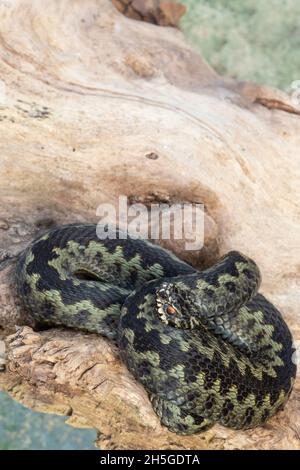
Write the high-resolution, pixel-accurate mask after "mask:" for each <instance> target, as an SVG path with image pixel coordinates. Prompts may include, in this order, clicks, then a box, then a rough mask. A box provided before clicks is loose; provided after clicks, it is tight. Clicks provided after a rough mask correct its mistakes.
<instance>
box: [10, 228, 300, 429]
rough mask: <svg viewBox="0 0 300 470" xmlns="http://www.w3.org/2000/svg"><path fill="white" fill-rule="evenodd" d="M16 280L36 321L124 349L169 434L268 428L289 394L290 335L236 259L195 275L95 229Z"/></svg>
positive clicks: (249, 267)
mask: <svg viewBox="0 0 300 470" xmlns="http://www.w3.org/2000/svg"><path fill="white" fill-rule="evenodd" d="M16 279H17V286H18V291H19V293H20V296H21V298H22V300H23V303H24V306H25V307H26V308H27V309H28V311H29V312H30V314H31V316H32V317H33V318H34V319H35V320H37V321H38V322H42V323H46V324H49V325H62V326H65V327H70V328H76V329H82V330H85V331H88V332H96V333H99V334H101V335H104V336H106V337H108V338H110V339H112V340H114V341H117V343H118V347H119V350H120V354H121V358H122V360H123V361H124V362H125V364H126V365H127V367H128V369H129V370H130V371H131V373H132V374H133V375H134V377H135V378H136V379H137V380H138V381H139V382H140V383H141V384H143V386H144V387H145V389H146V390H147V392H148V395H149V398H150V400H151V403H152V406H153V408H154V410H155V412H156V413H157V415H158V416H159V418H160V420H161V422H162V424H164V425H165V426H167V427H168V428H169V430H171V431H173V432H176V433H178V434H193V433H196V432H200V431H203V430H205V429H207V428H208V427H210V426H211V425H213V424H214V423H220V424H222V425H224V426H228V427H231V428H235V429H247V428H250V427H254V426H258V425H261V424H263V423H264V422H265V421H266V420H267V419H268V418H269V417H270V416H272V415H274V414H275V412H276V411H277V410H278V409H280V408H282V407H283V405H284V404H285V402H286V401H287V399H288V397H289V394H290V392H291V390H292V386H293V382H294V378H295V374H296V366H295V364H294V362H293V360H292V355H293V352H294V349H293V345H292V337H291V334H290V331H289V329H288V327H287V325H286V323H285V322H284V320H283V318H282V316H281V314H280V312H279V311H278V310H277V309H276V308H275V307H274V306H273V305H272V304H271V303H270V302H269V301H268V300H267V299H266V298H265V297H263V296H262V295H261V294H259V293H258V288H259V285H260V274H259V270H258V267H257V266H256V264H255V263H254V262H253V261H252V260H251V259H249V258H248V257H246V256H244V255H242V254H240V253H239V252H236V251H232V252H229V253H228V254H227V255H225V256H224V257H223V258H221V259H220V260H219V261H218V262H217V263H216V264H215V265H213V266H212V267H210V268H208V269H206V270H204V271H198V270H196V269H194V268H193V267H191V266H190V265H188V264H186V263H185V262H183V261H181V260H180V259H178V258H177V257H176V256H175V255H174V254H172V253H171V252H169V251H167V250H164V249H163V248H161V247H159V246H157V245H153V244H151V243H150V242H148V241H146V240H142V239H132V238H130V237H128V238H127V239H123V238H121V237H120V236H119V235H117V237H116V239H105V240H100V239H99V238H98V237H97V234H96V225H94V224H73V225H66V226H62V227H59V228H55V229H52V230H50V231H48V232H47V233H45V234H44V235H42V236H40V237H39V238H38V239H36V240H35V241H34V242H33V243H32V244H31V245H30V246H29V247H28V248H27V249H26V250H24V252H23V253H22V254H21V255H20V258H19V260H18V264H17V270H16Z"/></svg>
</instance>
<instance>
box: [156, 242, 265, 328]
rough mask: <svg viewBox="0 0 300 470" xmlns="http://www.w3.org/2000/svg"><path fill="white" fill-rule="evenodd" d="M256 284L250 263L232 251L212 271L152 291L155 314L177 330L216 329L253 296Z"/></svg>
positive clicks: (180, 278)
mask: <svg viewBox="0 0 300 470" xmlns="http://www.w3.org/2000/svg"><path fill="white" fill-rule="evenodd" d="M260 280H261V278H260V273H259V270H258V267H257V265H256V264H255V263H254V261H252V260H251V259H250V258H248V257H246V256H244V255H242V254H240V253H239V252H236V251H232V252H229V253H228V254H227V255H225V256H224V257H223V258H221V259H220V261H219V262H218V263H217V264H215V265H214V266H213V267H212V268H209V269H207V270H205V271H202V272H199V273H198V272H197V273H194V274H190V275H187V276H178V277H176V278H172V279H168V280H166V281H164V282H163V283H162V284H161V285H160V286H159V288H158V289H157V291H156V303H157V309H158V314H159V316H160V318H161V320H162V321H163V322H164V323H166V324H171V325H173V326H175V327H177V328H184V329H192V328H195V327H197V325H199V324H200V323H201V324H203V323H208V324H214V325H217V324H218V323H220V319H221V318H223V320H224V321H228V319H229V318H230V317H232V316H233V315H234V314H235V312H238V311H239V310H240V308H241V307H243V306H244V305H245V304H247V302H249V300H250V299H251V298H252V297H253V296H254V295H256V293H257V291H258V289H259V286H260Z"/></svg>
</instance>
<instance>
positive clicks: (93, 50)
mask: <svg viewBox="0 0 300 470" xmlns="http://www.w3.org/2000/svg"><path fill="white" fill-rule="evenodd" d="M0 17H1V23H0V28H1V33H0V41H1V44H0V47H1V50H0V67H1V69H0V70H1V77H0V78H1V80H2V81H3V82H4V83H5V88H6V96H2V98H1V99H2V103H1V108H0V132H1V140H0V146H1V151H0V158H1V160H0V165H1V166H0V168H1V175H0V198H1V207H0V210H1V214H0V237H1V239H0V243H1V246H0V249H1V251H0V259H1V272H0V275H1V278H0V295H1V310H0V325H1V334H2V338H4V339H5V340H6V370H5V371H4V372H1V373H0V385H1V388H2V389H3V390H7V391H8V392H9V393H10V394H11V396H12V397H14V398H15V399H16V400H18V401H20V402H22V403H24V404H25V405H27V406H29V407H31V408H33V409H36V410H42V411H45V412H53V413H61V414H65V415H69V418H68V423H70V424H72V425H74V426H87V427H94V428H96V429H97V430H99V440H98V445H100V446H101V448H119V449H125V448H129V449H131V448H143V449H149V448H161V449H165V448H172V449H177V448H180V449H196V448H199V449H202V448H203V449H207V448H210V449H233V448H239V449H248V448H256V449H258V448H278V449H279V448H285V447H287V448H291V449H292V448H293V449H295V448H298V447H299V432H300V422H299V421H300V420H299V418H300V406H299V397H300V385H299V381H297V382H296V386H295V389H294V392H293V395H292V397H291V399H290V401H289V403H288V405H287V406H286V408H285V410H284V411H283V412H281V413H280V414H279V415H278V416H276V417H275V418H273V419H272V420H270V421H269V422H268V424H266V425H265V426H264V427H262V428H258V429H254V430H250V431H247V432H235V431H231V430H228V429H225V428H222V427H220V426H215V427H214V428H212V429H211V430H210V431H208V432H206V433H203V434H200V435H195V436H192V437H180V436H177V435H175V434H172V433H170V432H168V431H167V430H166V429H165V428H163V427H161V425H160V423H159V421H158V419H157V418H156V416H155V414H154V412H153V411H152V408H151V405H150V403H149V401H148V398H147V395H146V393H145V391H144V390H143V388H142V387H141V386H140V385H139V384H137V383H136V382H135V381H134V379H133V378H132V377H131V375H130V374H129V373H128V371H127V369H126V368H125V366H124V365H122V363H121V362H120V361H119V359H118V352H117V350H116V349H115V348H114V347H113V346H112V345H111V344H110V343H109V342H108V341H107V340H105V339H103V338H101V337H97V336H96V335H88V334H82V333H78V332H74V331H68V330H63V329H48V330H44V331H39V330H36V331H34V330H33V329H32V326H33V325H32V324H31V323H30V320H29V318H28V316H26V314H25V312H22V311H21V309H20V306H19V303H18V299H17V296H16V295H15V290H14V289H15V284H14V279H13V268H14V260H15V259H14V256H15V255H16V254H17V253H18V252H19V251H20V250H21V249H22V248H24V247H25V246H26V245H27V243H28V242H29V241H30V240H31V239H32V238H33V236H34V235H35V234H36V233H37V232H38V231H39V230H42V229H44V228H46V227H48V226H52V225H56V224H61V223H67V222H71V221H78V220H81V221H83V220H89V221H96V220H97V217H96V208H97V206H98V204H100V203H102V202H113V203H114V202H116V201H117V198H118V195H120V194H123V195H127V196H128V197H129V199H130V200H131V201H137V200H138V201H145V202H147V201H148V202H149V201H155V202H159V201H169V202H173V201H179V202H201V203H204V204H205V207H206V222H207V223H206V233H205V246H204V249H203V250H201V251H200V253H197V252H193V253H192V254H191V252H190V253H189V254H188V257H187V259H188V260H189V261H190V262H193V263H194V264H195V265H198V266H201V265H202V266H204V265H205V264H210V263H211V262H213V261H214V260H215V259H216V258H217V257H218V256H219V254H223V253H224V252H226V251H227V250H229V249H237V250H241V251H242V252H244V253H246V254H248V255H250V256H251V257H253V258H254V259H255V260H256V261H257V263H258V264H259V266H260V268H261V271H262V276H263V284H262V292H263V293H264V294H265V295H266V296H267V297H269V298H270V299H271V300H272V301H273V302H274V303H275V304H276V305H277V306H278V307H279V308H280V309H281V310H282V312H283V314H284V316H285V318H286V320H287V322H288V324H289V326H290V328H291V330H292V332H293V334H294V338H295V340H298V341H299V340H300V328H299V309H298V306H299V294H298V293H297V278H298V275H299V258H300V256H299V255H300V253H299V237H300V230H299V213H298V210H299V209H298V208H299V191H298V189H299V181H298V180H297V173H299V147H300V119H299V115H298V114H299V109H296V108H295V105H294V104H293V103H292V102H290V100H289V97H288V96H286V95H285V94H283V93H281V92H279V91H276V90H270V89H265V88H264V87H259V86H254V85H251V84H241V83H237V82H235V81H231V80H225V79H223V78H221V77H219V76H218V75H217V74H216V73H215V72H214V71H213V70H211V69H210V67H209V66H208V65H207V64H206V63H205V62H204V61H203V60H202V59H201V58H200V57H199V56H198V55H197V54H196V53H195V52H193V51H192V50H191V49H190V47H189V46H188V45H187V44H186V43H185V42H184V40H183V36H182V34H181V33H180V32H179V31H178V30H176V29H174V28H163V27H159V26H156V25H152V24H148V23H143V22H139V21H135V20H132V19H128V18H126V17H124V16H123V15H122V14H121V13H119V12H118V11H117V10H116V9H115V8H114V6H113V5H112V4H111V3H110V2H109V1H107V0H84V1H83V0H77V1H74V0H72V1H71V0H59V1H58V0H57V1H55V0H52V1H51V2H44V1H42V0H36V1H32V0H30V1H29V0H28V1H25V0H24V1H22V0H19V1H18V0H16V1H14V2H11V1H9V0H8V1H5V2H1V3H0ZM3 88H4V86H3V83H2V90H3ZM169 247H170V248H172V249H173V250H174V251H175V252H176V253H177V254H178V255H179V256H182V257H185V256H186V253H185V252H184V250H183V248H182V245H181V244H174V245H173V246H172V244H170V246H169ZM16 325H18V328H17V330H16Z"/></svg>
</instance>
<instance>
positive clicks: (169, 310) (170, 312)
mask: <svg viewBox="0 0 300 470" xmlns="http://www.w3.org/2000/svg"><path fill="white" fill-rule="evenodd" d="M166 312H167V314H168V315H175V314H176V313H177V310H176V308H174V307H172V305H168V306H167V308H166Z"/></svg>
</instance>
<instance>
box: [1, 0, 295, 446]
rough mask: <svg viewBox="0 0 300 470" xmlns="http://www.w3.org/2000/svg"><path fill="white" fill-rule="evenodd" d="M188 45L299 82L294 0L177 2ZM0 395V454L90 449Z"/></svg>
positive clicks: (268, 80) (215, 61)
mask: <svg viewBox="0 0 300 470" xmlns="http://www.w3.org/2000/svg"><path fill="white" fill-rule="evenodd" d="M180 3H183V4H184V5H186V6H187V7H188V10H187V13H186V15H185V16H184V17H183V19H182V22H181V28H182V30H183V32H184V34H185V36H186V38H187V40H188V41H189V43H190V44H191V45H192V46H193V47H194V48H195V49H196V50H198V51H199V52H200V53H201V54H202V55H203V56H204V57H205V58H206V60H207V61H208V62H209V63H210V64H211V65H212V66H213V67H214V68H215V69H216V70H217V71H218V72H219V73H220V74H222V75H227V76H230V77H234V78H239V79H246V80H252V81H257V82H261V83H264V84H267V85H272V86H276V87H279V88H281V89H283V90H288V89H289V88H290V85H291V83H292V82H293V81H294V80H299V79H300V53H299V51H300V1H299V0H268V1H267V2H266V1H265V0H180ZM65 419H66V418H65V417H61V416H54V415H46V414H42V413H35V412H33V411H31V410H28V409H26V408H25V407H23V406H22V405H20V404H18V403H15V402H14V401H13V400H11V399H10V398H9V397H8V395H6V394H4V393H1V392H0V449H93V448H94V447H93V440H94V439H95V438H96V433H95V431H93V430H79V429H73V428H72V427H70V426H68V425H66V424H65V423H64V421H65Z"/></svg>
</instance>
